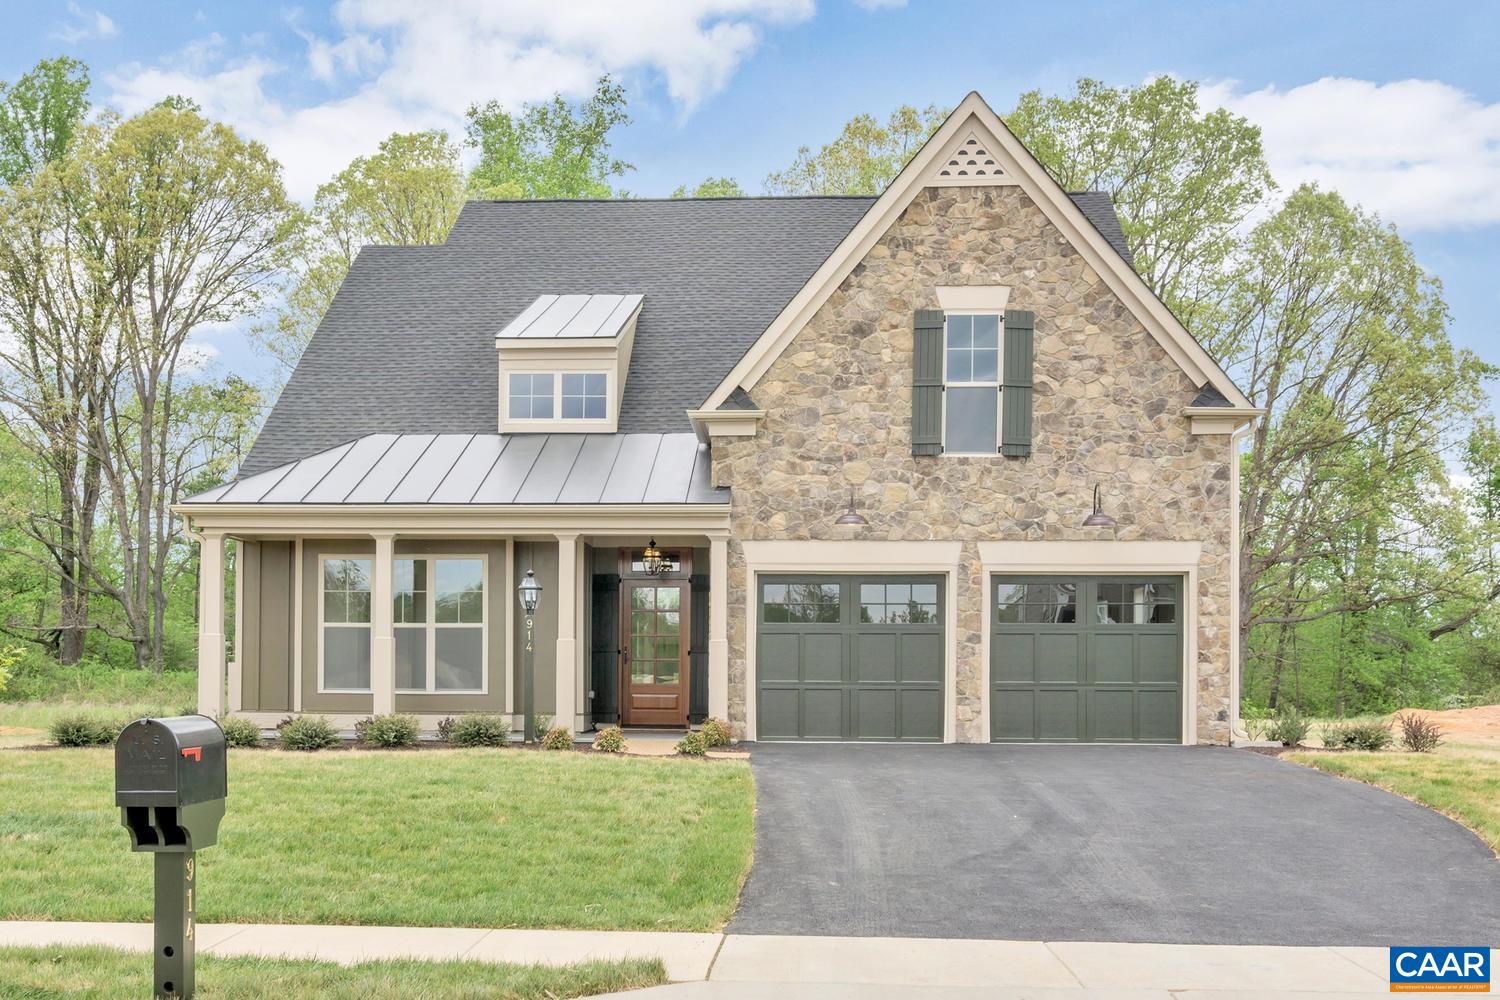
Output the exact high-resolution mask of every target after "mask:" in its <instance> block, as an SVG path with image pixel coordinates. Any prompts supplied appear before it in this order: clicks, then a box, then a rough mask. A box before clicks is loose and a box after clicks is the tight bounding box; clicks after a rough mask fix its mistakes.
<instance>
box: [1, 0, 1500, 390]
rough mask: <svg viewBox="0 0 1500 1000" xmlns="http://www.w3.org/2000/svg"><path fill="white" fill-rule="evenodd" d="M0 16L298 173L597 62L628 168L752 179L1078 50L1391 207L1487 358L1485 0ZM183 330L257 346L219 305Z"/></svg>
mask: <svg viewBox="0 0 1500 1000" xmlns="http://www.w3.org/2000/svg"><path fill="white" fill-rule="evenodd" d="M1419 12H1420V13H1419ZM7 28H8V29H9V30H7V31H6V32H5V33H4V35H3V36H0V79H13V78H14V77H15V76H16V75H18V74H19V73H22V72H24V71H25V70H26V69H27V68H28V67H30V66H31V65H32V64H34V63H35V62H36V61H37V60H38V59H40V58H43V57H46V56H50V55H56V54H59V53H67V54H70V55H73V56H76V57H77V58H80V59H83V60H84V61H86V62H87V63H88V64H89V65H90V67H91V68H92V71H93V75H94V80H95V91H96V99H97V100H98V101H99V102H100V103H104V104H110V105H113V106H115V107H117V108H120V109H122V110H125V111H133V110H137V109H139V108H140V107H144V106H145V105H147V104H149V103H152V102H154V101H155V100H157V99H159V98H160V97H161V96H163V95H165V94H168V93H182V94H187V95H188V96H191V97H193V98H195V99H196V100H198V101H199V102H200V103H201V104H202V105H203V106H204V107H205V108H206V109H207V110H208V111H209V112H210V113H211V114H213V115H214V116H215V117H218V118H221V119H223V120H225V121H228V122H229V123H231V124H233V125H235V126H236V127H237V128H240V129H241V130H242V131H244V132H246V133H247V134H250V135H252V136H254V137H256V138H259V139H262V140H263V141H265V142H266V143H267V144H268V145H269V146H270V147H271V149H272V151H273V153H275V154H276V155H277V156H278V157H279V158H280V159H281V160H282V161H283V163H284V164H285V166H286V173H287V181H288V185H289V187H290V188H291V189H292V191H293V193H294V194H295V195H297V196H299V197H303V198H307V197H310V196H311V193H312V190H313V188H315V187H316V185H317V184H318V183H319V182H321V181H322V180H325V179H326V178H327V177H328V176H329V175H331V174H332V173H333V172H334V171H336V170H337V169H339V168H340V167H342V166H343V165H344V164H345V163H347V162H348V160H349V159H350V158H352V157H353V156H355V155H358V154H360V153H364V152H368V151H370V150H371V149H373V147H374V146H375V144H376V143H377V142H378V141H379V140H380V139H381V138H382V137H383V136H385V135H386V134H388V133H390V132H391V131H395V130H408V129H415V128H428V127H443V128H449V129H451V130H453V132H454V134H455V135H458V134H459V131H460V128H461V122H462V113H463V110H464V108H465V107H466V106H467V104H468V103H469V102H471V101H475V100H485V99H489V98H496V99H499V100H501V101H502V102H504V103H507V104H516V103H519V102H521V101H526V100H534V99H538V98H541V97H544V96H546V95H549V94H551V93H553V92H554V91H562V92H563V93H565V94H568V95H570V96H583V95H584V94H586V93H587V92H589V91H590V90H591V89H592V81H593V80H594V79H595V78H596V77H597V76H598V75H599V74H600V73H601V72H606V71H607V72H610V73H613V74H614V75H615V76H616V77H617V78H618V79H620V80H621V81H622V82H623V83H625V84H626V86H627V88H628V89H629V92H630V97H631V111H632V114H633V116H634V119H635V120H634V123H633V124H632V125H631V126H629V127H628V128H626V129H624V130H623V131H621V132H620V133H619V136H618V140H617V147H616V151H617V153H618V155H620V156H621V157H623V158H624V159H626V160H628V161H630V162H632V163H634V164H635V166H636V170H635V172H634V173H633V174H632V175H630V176H629V177H628V178H627V179H626V181H625V186H627V187H628V188H629V189H630V190H631V191H632V192H634V193H637V194H642V195H664V194H666V193H668V192H669V191H670V190H671V189H672V188H673V187H675V186H676V185H678V184H680V183H683V182H695V181H697V180H699V179H701V178H703V177H705V176H708V175H718V176H723V175H728V176H732V177H735V178H737V179H739V180H740V182H741V183H742V184H744V185H745V186H746V187H747V188H748V189H750V190H752V191H753V190H758V189H759V187H760V182H761V180H762V179H763V178H764V177H765V175H766V174H767V173H768V172H769V171H771V170H774V169H777V168H779V167H781V166H784V165H785V164H786V163H787V162H788V161H789V160H790V159H791V157H792V156H793V155H794V153H795V150H796V148H797V147H798V146H799V145H804V144H806V145H816V144H819V143H821V142H823V141H826V140H827V139H829V138H831V137H832V136H833V135H834V134H835V133H836V132H837V130H838V128H839V127H840V126H841V124H842V123H843V122H844V121H846V120H847V119H848V118H849V117H850V116H852V115H854V114H857V113H860V112H871V113H875V114H880V115H883V114H884V113H886V112H888V111H889V110H890V109H892V108H894V107H896V106H897V105H899V104H902V103H910V104H918V105H925V104H929V103H934V104H939V105H952V104H955V103H957V101H958V100H959V99H960V98H962V96H963V95H964V94H965V93H966V92H967V91H969V90H978V91H980V93H982V94H983V95H984V96H985V97H986V98H987V99H988V100H989V101H990V103H991V104H992V105H993V106H994V107H995V108H996V109H997V110H999V111H1001V112H1002V113H1003V112H1004V111H1005V110H1006V109H1007V108H1009V107H1010V106H1011V104H1012V103H1013V102H1014V100H1015V98H1016V95H1017V94H1019V93H1020V92H1022V91H1024V90H1029V89H1041V90H1043V91H1045V92H1058V91H1063V90H1066V89H1068V88H1069V87H1070V85H1071V84H1072V82H1073V80H1075V79H1076V78H1077V77H1079V76H1083V75H1087V76H1093V77H1096V78H1099V79H1102V80H1105V81H1106V82H1109V83H1111V84H1117V85H1118V84H1131V83H1138V82H1140V81H1142V80H1144V79H1146V78H1148V77H1150V76H1152V75H1155V74H1159V73H1171V74H1174V75H1177V76H1181V77H1187V78H1192V79H1195V80H1198V81H1200V82H1202V83H1203V84H1204V87H1205V95H1206V98H1207V99H1208V100H1210V101H1212V102H1214V103H1222V104H1224V105H1225V106H1227V107H1229V108H1231V109H1232V110H1234V111H1236V112H1238V113H1241V114H1245V115H1246V116H1247V117H1249V118H1251V120H1253V121H1255V122H1256V123H1257V124H1259V125H1261V127H1262V128H1263V129H1264V130H1265V137H1266V146H1267V153H1268V157H1269V159H1270V161H1271V164H1272V169H1273V171H1274V172H1275V173H1276V176H1277V178H1278V180H1279V181H1280V182H1281V183H1282V185H1283V187H1290V186H1291V185H1292V184H1294V183H1295V182H1297V181H1301V180H1305V179H1315V180H1319V181H1320V182H1322V183H1324V184H1325V185H1328V186H1331V187H1334V188H1336V189H1338V190H1340V191H1342V192H1344V193H1345V194H1346V195H1348V196H1349V197H1351V198H1352V199H1353V200H1356V201H1359V202H1360V203H1361V204H1363V205H1365V206H1366V207H1367V208H1370V209H1373V210H1375V211H1378V212H1379V213H1380V214H1381V215H1382V216H1383V217H1385V218H1387V219H1389V220H1390V221H1393V222H1396V223H1397V224H1398V225H1399V226H1400V227H1401V230H1402V232H1403V234H1404V235H1405V236H1407V238H1408V239H1410V240H1411V241H1412V243H1413V244H1414V245H1415V247H1416V249H1417V252H1418V255H1419V258H1420V259H1421V260H1422V262H1423V264H1424V265H1425V266H1427V267H1428V268H1429V269H1430V270H1431V271H1433V272H1434V273H1436V274H1437V275H1438V276H1440V277H1441V278H1442V280H1443V282H1444V285H1445V288H1446V293H1447V299H1448V302H1449V304H1450V307H1451V309H1452V312H1453V317H1454V318H1453V325H1452V332H1453V336H1454V339H1455V340H1456V341H1457V342H1459V343H1461V344H1464V345H1466V346H1468V347H1471V348H1473V349H1474V350H1476V351H1478V352H1479V353H1480V354H1481V356H1483V357H1485V358H1486V359H1488V360H1490V361H1493V362H1496V363H1500V332H1497V320H1496V317H1497V316H1500V281H1497V280H1496V276H1497V275H1500V73H1497V72H1496V71H1495V55H1494V50H1495V45H1496V42H1497V41H1500V5H1496V4H1490V3H1473V2H1469V3H1452V4H1446V3H1424V4H1422V5H1420V6H1415V5H1412V4H1409V3H1408V4H1399V3H1378V2H1369V0H1365V2H1361V3H1334V2H1326V0H1318V2H1308V0H1301V2H1296V3H1282V2H1272V3H1255V4H1249V3H1235V4H1215V3H1206V2H1199V3H1190V4H1180V3H1166V2H1144V0H1143V2H1134V3H1097V4H1095V3H1084V2H1078V0H1075V2H1073V3H1070V4H1065V5H1054V4H1047V5H1038V4H1023V3H1017V2H1009V0H1006V2H994V3H974V2H970V3H958V2H930V3H929V2H921V0H911V2H909V3H904V4H903V3H900V2H893V0H865V2H862V3H860V2H852V0H823V2H818V3H814V2H813V0H562V2H559V0H442V2H434V3H415V2H411V0H342V2H340V3H338V4H334V5H332V6H326V5H317V4H307V5H304V6H292V5H286V6H280V5H277V4H275V3H244V4H237V3H191V2H189V3H177V2H164V3H144V2H115V0H97V2H95V0H77V2H73V3H55V4H54V3H31V4H26V5H20V4H15V5H12V9H11V10H9V11H8V12H7ZM204 343H205V345H207V346H209V347H211V348H212V349H213V350H214V351H216V352H217V353H218V358H219V363H220V364H221V365H223V366H225V367H227V368H233V369H237V370H241V371H244V372H245V373H247V374H251V375H263V374H265V373H266V372H268V371H269V370H270V365H269V363H268V362H266V361H265V360H264V359H261V358H258V357H257V356H255V355H254V354H253V352H251V351H250V350H249V349H248V348H247V347H246V345H245V343H244V338H243V336H242V334H241V333H240V332H239V330H238V329H226V330H219V331H213V332H210V333H207V334H206V335H205V337H204ZM1494 395H1495V394H1494V393H1492V398H1493V397H1494Z"/></svg>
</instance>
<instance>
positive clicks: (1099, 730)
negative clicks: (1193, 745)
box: [990, 576, 1182, 743]
mask: <svg viewBox="0 0 1500 1000" xmlns="http://www.w3.org/2000/svg"><path fill="white" fill-rule="evenodd" d="M990 586H991V587H993V588H994V590H993V592H992V594H991V596H992V598H993V601H992V606H993V608H994V610H993V612H992V616H991V619H990V628H991V632H990V738H991V739H992V740H997V741H1005V742H1012V743H1025V742H1037V741H1049V742H1054V741H1055V742H1070V743H1071V742H1084V743H1087V742H1112V743H1179V742H1181V740H1182V607H1181V598H1182V578H1181V577H1112V576H1111V577H1104V576H1099V577H1056V576H1052V577H1016V576H997V577H994V578H993V579H991V581H990Z"/></svg>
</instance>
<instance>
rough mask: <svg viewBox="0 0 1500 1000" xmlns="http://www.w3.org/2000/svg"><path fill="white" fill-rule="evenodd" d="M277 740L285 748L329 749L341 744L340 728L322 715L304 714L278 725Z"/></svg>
mask: <svg viewBox="0 0 1500 1000" xmlns="http://www.w3.org/2000/svg"><path fill="white" fill-rule="evenodd" d="M276 728H277V729H278V730H279V732H278V733H277V737H276V738H277V741H278V742H280V744H281V748H282V749H283V750H306V751H312V750H327V749H328V748H329V747H336V746H338V745H339V734H338V730H336V729H334V728H333V723H331V722H329V721H328V720H327V719H325V718H323V717H322V716H321V715H304V716H302V717H301V718H299V719H287V720H285V721H283V722H282V723H281V725H279V726H277V727H276Z"/></svg>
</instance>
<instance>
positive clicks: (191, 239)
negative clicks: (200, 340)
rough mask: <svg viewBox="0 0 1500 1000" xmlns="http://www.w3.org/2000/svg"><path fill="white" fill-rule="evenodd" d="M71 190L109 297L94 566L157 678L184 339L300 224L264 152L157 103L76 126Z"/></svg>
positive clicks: (185, 386)
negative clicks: (113, 331)
mask: <svg viewBox="0 0 1500 1000" xmlns="http://www.w3.org/2000/svg"><path fill="white" fill-rule="evenodd" d="M69 173H70V177H71V182H72V183H74V184H76V185H78V186H80V187H87V188H88V189H90V190H94V191H97V192H99V197H98V198H97V202H96V210H95V217H96V227H97V232H98V234H99V237H100V243H99V255H100V257H101V258H102V260H103V261H104V264H105V268H106V271H107V273H108V274H109V275H110V280H111V287H112V289H113V291H114V294H115V296H116V300H117V302H118V317H117V323H118V327H119V352H120V357H121V359H122V362H123V363H122V366H121V373H122V375H123V377H122V378H120V379H119V380H117V381H116V382H115V383H114V384H113V385H112V388H111V391H110V393H109V394H108V396H106V398H105V425H104V430H103V433H102V435H101V436H100V438H99V440H98V441H97V442H96V443H95V444H96V448H95V454H96V455H97V457H98V458H99V459H100V461H101V464H102V466H103V470H104V477H105V481H106V483H107V485H108V489H109V495H110V501H111V503H112V505H113V512H114V518H113V521H114V526H115V528H116V531H117V533H118V541H119V547H120V560H121V564H120V568H119V571H118V573H115V572H113V571H112V568H108V567H103V566H99V565H95V566H94V567H93V571H94V572H93V575H94V577H95V579H96V581H97V582H98V584H99V586H101V587H102V588H105V589H107V590H108V591H109V592H110V593H111V594H112V596H114V597H115V599H116V600H118V601H119V603H120V606H121V607H122V609H123V611H124V615H125V620H126V623H127V625H128V628H129V630H130V638H131V641H132V643H133V645H134V647H135V651H136V661H137V663H138V664H140V665H143V666H145V665H149V666H150V667H152V668H153V669H156V670H160V669H161V667H162V665H163V633H164V624H165V622H164V618H165V613H166V601H167V591H168V586H169V584H170V582H171V579H172V577H173V573H174V567H173V565H172V546H173V541H174V539H175V537H176V535H177V531H176V522H175V517H174V515H173V514H172V512H171V509H170V508H171V505H172V504H173V503H175V502H176V501H177V500H178V499H180V494H181V489H182V487H183V485H184V484H185V482H186V481H187V480H188V479H190V478H191V471H192V470H190V469H189V468H187V467H186V465H185V461H186V460H185V459H184V458H183V456H184V455H189V454H191V453H192V451H193V442H192V441H191V440H189V441H186V442H185V441H184V440H183V435H184V433H185V428H186V427H187V426H189V423H188V421H186V419H185V417H186V416H187V415H188V414H190V412H191V409H192V401H193V399H192V392H193V390H192V384H193V382H192V378H191V375H192V371H191V366H190V363H189V357H188V355H187V354H186V353H185V351H186V348H187V345H188V338H189V337H190V336H191V335H192V334H193V333H194V332H195V331H196V330H197V329H198V328H199V327H200V326H202V325H203V324H205V323H211V322H225V321H230V320H233V319H235V318H236V317H239V316H243V315H247V314H249V313H252V312H253V311H255V310H256V309H257V308H259V307H260V305H261V303H262V302H263V300H264V299H265V298H266V296H267V295H268V293H271V292H272V291H274V289H275V283H276V281H277V279H278V278H279V277H280V276H281V275H282V274H283V272H284V270H285V268H286V267H287V266H288V265H289V264H290V263H291V259H292V255H293V254H294V252H295V250H296V247H297V242H298V239H297V238H298V234H299V230H300V228H301V226H302V225H303V218H302V215H301V213H300V212H299V210H298V209H297V208H296V206H295V205H293V204H292V202H291V201H290V200H289V199H288V198H287V196H286V192H285V190H284V188H283V186H282V182H281V173H280V167H279V166H278V165H277V163H276V162H275V161H274V160H273V159H271V157H270V155H269V154H268V153H267V152H266V149H265V147H264V146H262V145H260V144H259V143H255V142H247V141H245V140H244V139H242V138H240V137H239V136H238V135H236V134H235V133H234V131H233V130H232V129H230V128H228V127H227V126H224V125H220V124H215V123H213V122H210V121H208V120H206V119H205V118H203V116H202V115H200V114H199V113H198V112H197V110H196V109H195V108H193V107H191V106H189V105H187V104H186V103H185V102H181V101H168V102H164V103H163V104H161V105H158V106H157V107H155V108H153V109H151V110H149V111H147V112H145V113H143V114H141V115H139V116H137V117H135V118H132V119H129V120H127V121H124V122H121V123H119V124H118V125H117V126H114V127H112V128H108V129H106V128H102V127H95V126H89V127H86V128H85V130H83V131H82V132H80V135H79V142H78V149H77V151H76V155H75V156H73V157H70V171H69Z"/></svg>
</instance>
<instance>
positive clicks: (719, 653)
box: [708, 534, 729, 722]
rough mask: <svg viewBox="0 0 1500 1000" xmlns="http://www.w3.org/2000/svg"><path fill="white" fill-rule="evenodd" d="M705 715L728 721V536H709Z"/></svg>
mask: <svg viewBox="0 0 1500 1000" xmlns="http://www.w3.org/2000/svg"><path fill="white" fill-rule="evenodd" d="M708 714H709V715H711V716H713V717H714V718H716V719H723V720H725V721H726V722H727V721H729V536H728V535H726V534H715V535H709V536H708Z"/></svg>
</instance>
